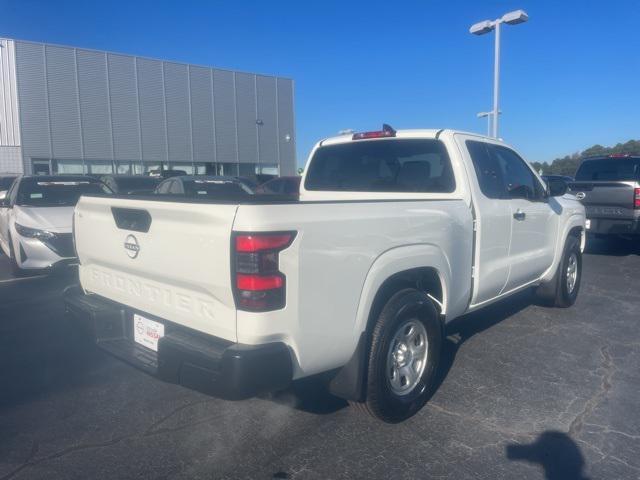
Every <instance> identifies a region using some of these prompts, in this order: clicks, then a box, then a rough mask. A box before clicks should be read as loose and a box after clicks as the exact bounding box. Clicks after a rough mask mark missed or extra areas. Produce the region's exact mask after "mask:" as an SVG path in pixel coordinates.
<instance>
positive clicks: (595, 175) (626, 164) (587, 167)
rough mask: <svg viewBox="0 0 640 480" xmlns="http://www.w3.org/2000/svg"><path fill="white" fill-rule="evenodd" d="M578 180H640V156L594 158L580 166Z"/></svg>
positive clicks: (577, 173) (576, 178) (577, 174)
mask: <svg viewBox="0 0 640 480" xmlns="http://www.w3.org/2000/svg"><path fill="white" fill-rule="evenodd" d="M575 180H576V182H598V181H605V182H606V181H609V182H629V181H631V182H633V181H636V182H637V181H639V180H640V158H609V157H606V158H594V159H588V160H584V161H583V162H582V163H581V164H580V166H579V167H578V171H577V172H576V177H575Z"/></svg>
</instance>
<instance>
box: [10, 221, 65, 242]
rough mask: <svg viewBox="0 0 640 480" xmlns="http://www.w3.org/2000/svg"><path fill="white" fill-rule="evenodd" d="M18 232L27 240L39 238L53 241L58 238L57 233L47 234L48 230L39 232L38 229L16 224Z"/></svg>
mask: <svg viewBox="0 0 640 480" xmlns="http://www.w3.org/2000/svg"><path fill="white" fill-rule="evenodd" d="M15 227H16V232H18V233H19V234H20V235H21V236H23V237H26V238H37V239H38V240H51V239H52V238H54V237H55V236H56V234H55V233H52V232H47V231H46V230H38V229H37V228H30V227H25V226H23V225H20V224H19V223H16V224H15Z"/></svg>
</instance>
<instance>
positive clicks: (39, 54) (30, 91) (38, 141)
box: [16, 41, 51, 158]
mask: <svg viewBox="0 0 640 480" xmlns="http://www.w3.org/2000/svg"><path fill="white" fill-rule="evenodd" d="M16 70H17V87H18V102H19V105H20V122H21V124H22V151H23V155H24V156H25V158H29V157H36V158H49V157H50V155H51V151H50V149H51V139H50V137H49V121H48V117H47V112H48V111H49V106H48V103H47V83H46V82H47V77H46V73H45V69H44V47H43V46H42V45H36V44H33V43H26V42H19V41H18V42H16Z"/></svg>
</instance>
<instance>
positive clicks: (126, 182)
mask: <svg viewBox="0 0 640 480" xmlns="http://www.w3.org/2000/svg"><path fill="white" fill-rule="evenodd" d="M114 180H115V183H116V185H117V186H118V191H119V192H129V191H131V190H153V189H154V188H156V186H157V185H158V183H160V182H159V180H160V179H159V178H154V177H143V176H140V177H131V178H118V177H115V178H114Z"/></svg>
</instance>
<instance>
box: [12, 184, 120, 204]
mask: <svg viewBox="0 0 640 480" xmlns="http://www.w3.org/2000/svg"><path fill="white" fill-rule="evenodd" d="M109 193H111V190H109V188H108V187H107V186H106V185H104V184H103V183H100V182H96V181H92V180H69V181H65V180H38V179H37V178H29V179H24V180H22V182H21V183H20V189H19V190H18V198H17V200H16V203H17V204H18V205H20V206H24V207H73V206H75V204H76V203H78V199H79V198H80V196H81V195H83V194H109Z"/></svg>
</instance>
